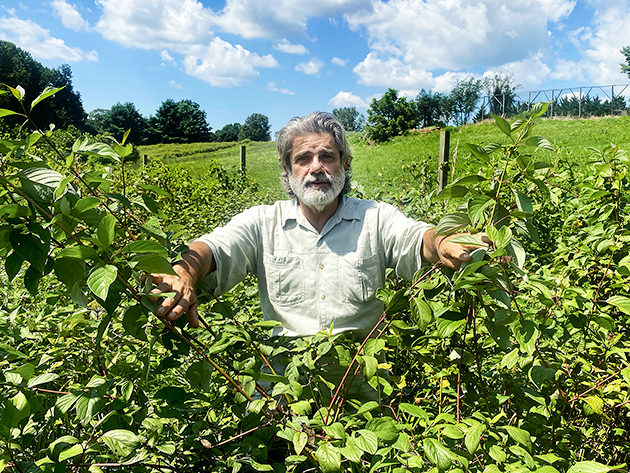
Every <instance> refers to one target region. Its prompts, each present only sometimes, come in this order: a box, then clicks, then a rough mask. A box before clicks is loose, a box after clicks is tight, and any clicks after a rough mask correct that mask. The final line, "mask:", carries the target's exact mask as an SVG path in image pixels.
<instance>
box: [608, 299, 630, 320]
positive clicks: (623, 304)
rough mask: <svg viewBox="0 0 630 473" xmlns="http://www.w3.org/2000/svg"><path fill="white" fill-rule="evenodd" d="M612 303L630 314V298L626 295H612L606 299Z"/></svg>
mask: <svg viewBox="0 0 630 473" xmlns="http://www.w3.org/2000/svg"><path fill="white" fill-rule="evenodd" d="M606 302H608V303H609V304H610V305H612V306H615V307H616V308H617V309H619V310H620V311H621V312H623V313H624V314H626V315H630V298H628V297H624V296H612V297H609V298H608V300H607V301H606Z"/></svg>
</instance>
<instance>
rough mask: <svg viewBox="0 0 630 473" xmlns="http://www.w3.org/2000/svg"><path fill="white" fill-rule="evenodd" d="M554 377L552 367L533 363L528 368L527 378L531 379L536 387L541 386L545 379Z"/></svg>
mask: <svg viewBox="0 0 630 473" xmlns="http://www.w3.org/2000/svg"><path fill="white" fill-rule="evenodd" d="M555 377H556V370H555V369H553V368H545V367H544V366H540V365H535V366H532V367H531V369H530V370H529V379H531V380H532V381H533V382H534V384H536V386H538V387H541V386H542V385H543V383H544V382H545V381H547V380H550V379H554V378H555Z"/></svg>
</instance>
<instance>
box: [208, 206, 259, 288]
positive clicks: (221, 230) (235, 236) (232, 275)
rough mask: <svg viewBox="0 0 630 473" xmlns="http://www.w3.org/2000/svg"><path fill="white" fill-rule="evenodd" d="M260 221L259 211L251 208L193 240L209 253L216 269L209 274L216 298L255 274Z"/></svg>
mask: <svg viewBox="0 0 630 473" xmlns="http://www.w3.org/2000/svg"><path fill="white" fill-rule="evenodd" d="M259 222H260V220H259V212H258V208H257V207H253V208H251V209H248V210H246V211H244V212H242V213H240V214H238V215H236V216H235V217H234V218H232V220H230V221H229V222H228V223H227V225H225V226H224V227H217V228H215V229H214V230H213V231H212V232H211V233H208V234H206V235H203V236H202V237H200V238H198V239H197V240H196V241H200V242H203V243H205V244H207V245H208V246H209V247H210V250H211V251H212V257H213V259H214V263H215V265H216V269H215V271H213V272H212V273H210V281H209V283H210V287H211V288H212V289H213V290H214V293H215V294H216V295H219V294H223V293H224V292H227V291H229V290H230V289H232V288H233V287H234V286H235V285H236V284H238V283H239V282H241V281H242V280H243V279H245V277H246V276H247V274H248V273H255V272H256V270H257V262H258V254H259V251H260V246H261V245H260V224H259Z"/></svg>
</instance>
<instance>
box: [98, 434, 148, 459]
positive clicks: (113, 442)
mask: <svg viewBox="0 0 630 473" xmlns="http://www.w3.org/2000/svg"><path fill="white" fill-rule="evenodd" d="M101 440H103V442H105V444H106V445H107V446H108V447H109V449H110V450H111V451H112V452H114V453H115V454H116V455H120V456H122V457H127V456H129V455H131V454H132V453H133V452H134V451H135V450H136V449H137V448H138V447H139V446H140V439H139V438H138V437H137V436H136V434H134V433H133V432H131V431H129V430H124V429H114V430H110V431H108V432H105V433H104V434H103V435H101Z"/></svg>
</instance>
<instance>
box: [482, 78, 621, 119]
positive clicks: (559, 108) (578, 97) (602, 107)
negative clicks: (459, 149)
mask: <svg viewBox="0 0 630 473" xmlns="http://www.w3.org/2000/svg"><path fill="white" fill-rule="evenodd" d="M626 94H630V84H620V85H605V86H603V85H602V86H600V85H593V86H585V87H569V88H565V89H549V90H537V91H532V92H524V93H516V94H500V95H499V94H495V95H493V96H486V97H482V105H481V107H480V108H479V110H478V112H477V119H483V118H485V117H487V116H488V115H489V114H490V113H493V114H495V115H501V116H513V115H518V114H519V113H521V112H524V111H526V110H529V109H530V107H531V106H532V105H533V104H535V103H536V102H550V106H549V109H548V110H547V114H546V116H547V117H550V118H553V117H554V116H572V117H577V118H582V117H588V116H603V115H620V114H625V113H628V111H629V110H630V108H629V107H628V104H627V101H626Z"/></svg>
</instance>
